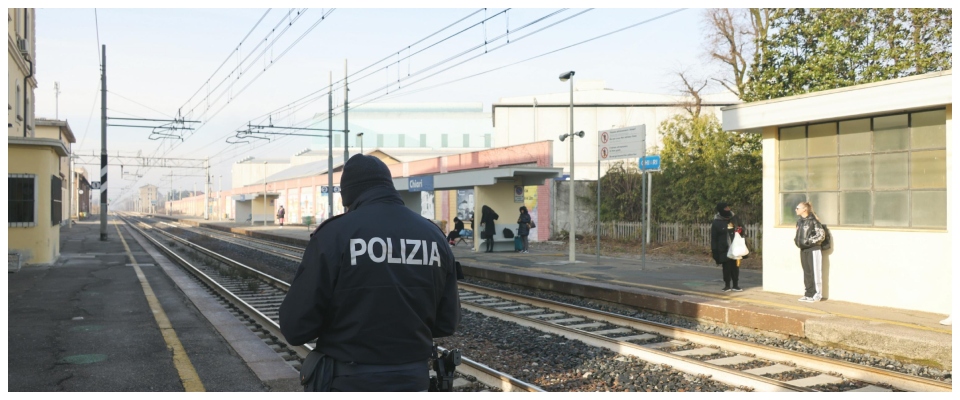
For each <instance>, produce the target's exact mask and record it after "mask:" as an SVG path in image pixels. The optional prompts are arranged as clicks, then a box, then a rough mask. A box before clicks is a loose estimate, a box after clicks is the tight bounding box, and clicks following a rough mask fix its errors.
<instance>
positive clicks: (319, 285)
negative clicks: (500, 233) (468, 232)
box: [280, 187, 460, 364]
mask: <svg viewBox="0 0 960 400" xmlns="http://www.w3.org/2000/svg"><path fill="white" fill-rule="evenodd" d="M459 322H460V299H459V297H458V294H457V280H456V266H455V262H454V257H453V253H452V252H451V251H450V246H449V245H447V243H446V240H445V236H444V234H443V233H442V232H441V231H440V229H438V228H437V226H436V225H434V224H433V223H432V222H430V221H429V220H427V219H424V218H423V217H421V216H420V215H418V214H416V213H414V212H413V211H411V210H410V209H408V208H406V207H405V206H404V204H403V201H402V200H401V199H400V196H399V194H397V192H396V190H394V189H393V188H386V187H378V188H371V189H369V190H367V191H366V192H364V193H362V194H361V195H360V196H359V197H358V198H357V200H356V201H354V203H353V204H351V205H350V211H349V212H347V213H345V214H343V215H340V216H338V217H334V218H330V219H328V220H327V221H325V222H324V223H323V224H321V225H320V226H319V227H318V228H317V230H316V231H314V233H313V235H311V238H310V244H309V245H308V246H307V249H306V251H305V252H304V254H303V261H302V262H301V263H300V268H299V269H298V270H297V275H296V277H295V278H294V280H293V284H292V285H291V286H290V291H289V292H288V293H287V296H286V298H284V299H283V303H282V304H281V305H280V330H281V332H282V333H283V336H284V337H285V338H286V339H287V341H288V342H289V343H290V344H292V345H300V344H303V343H306V342H308V341H311V340H313V339H317V349H318V350H319V351H321V352H323V353H325V354H327V355H329V356H331V357H333V358H334V359H337V360H340V361H343V362H356V363H359V364H402V363H408V362H414V361H419V360H427V359H428V358H429V357H430V353H431V350H432V345H433V338H435V337H443V336H450V335H452V334H453V333H454V331H455V330H456V328H457V325H458V324H459Z"/></svg>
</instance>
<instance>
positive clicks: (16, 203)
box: [7, 174, 39, 228]
mask: <svg viewBox="0 0 960 400" xmlns="http://www.w3.org/2000/svg"><path fill="white" fill-rule="evenodd" d="M38 190H39V187H38V185H37V176H36V175H34V174H7V227H8V228H31V227H35V226H37V218H38V216H37V199H38V198H39V193H38Z"/></svg>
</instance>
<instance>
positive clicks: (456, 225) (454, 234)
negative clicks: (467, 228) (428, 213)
mask: <svg viewBox="0 0 960 400" xmlns="http://www.w3.org/2000/svg"><path fill="white" fill-rule="evenodd" d="M462 230H463V221H461V220H460V218H458V217H453V230H452V231H450V233H448V234H447V241H448V242H450V244H452V245H454V246H456V241H457V239H458V238H460V231H462Z"/></svg>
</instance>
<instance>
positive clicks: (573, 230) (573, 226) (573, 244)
mask: <svg viewBox="0 0 960 400" xmlns="http://www.w3.org/2000/svg"><path fill="white" fill-rule="evenodd" d="M576 136H577V135H575V134H574V133H573V75H571V76H570V235H569V241H570V262H575V261H576V260H577V256H576V250H577V215H576V214H574V205H573V201H574V197H573V192H574V189H575V187H576V181H575V180H574V179H573V170H574V168H573V140H574V139H573V138H574V137H576Z"/></svg>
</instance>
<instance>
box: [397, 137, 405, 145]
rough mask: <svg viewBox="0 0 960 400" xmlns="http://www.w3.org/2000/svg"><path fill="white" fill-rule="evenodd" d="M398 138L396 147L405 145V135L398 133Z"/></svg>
mask: <svg viewBox="0 0 960 400" xmlns="http://www.w3.org/2000/svg"><path fill="white" fill-rule="evenodd" d="M398 139H399V141H400V143H399V144H398V145H397V147H407V135H400V136H399V137H398Z"/></svg>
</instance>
